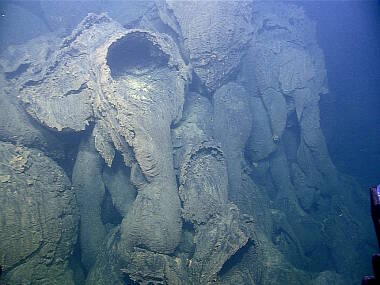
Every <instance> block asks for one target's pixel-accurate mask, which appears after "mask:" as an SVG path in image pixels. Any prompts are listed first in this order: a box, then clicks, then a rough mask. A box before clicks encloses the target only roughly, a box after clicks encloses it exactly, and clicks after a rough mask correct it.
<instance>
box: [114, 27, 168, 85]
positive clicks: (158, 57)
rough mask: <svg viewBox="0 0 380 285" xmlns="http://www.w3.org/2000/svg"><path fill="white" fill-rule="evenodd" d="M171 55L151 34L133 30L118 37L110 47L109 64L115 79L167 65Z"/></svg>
mask: <svg viewBox="0 0 380 285" xmlns="http://www.w3.org/2000/svg"><path fill="white" fill-rule="evenodd" d="M168 62H169V55H168V54H166V53H164V52H163V51H162V50H161V49H160V47H159V46H158V44H157V43H155V41H154V38H153V36H152V35H151V34H149V33H147V32H141V31H137V32H132V33H129V34H127V35H125V36H124V37H122V38H120V39H118V40H117V41H115V42H114V43H112V44H111V46H110V47H109V48H108V53H107V65H108V66H109V68H110V70H111V76H112V77H113V78H115V79H117V78H119V77H122V76H124V75H128V74H134V75H139V74H145V73H146V72H148V71H151V70H153V69H155V68H160V67H163V66H167V65H168Z"/></svg>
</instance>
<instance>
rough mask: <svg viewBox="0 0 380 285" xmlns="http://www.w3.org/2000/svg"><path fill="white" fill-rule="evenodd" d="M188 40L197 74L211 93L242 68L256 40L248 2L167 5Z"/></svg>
mask: <svg viewBox="0 0 380 285" xmlns="http://www.w3.org/2000/svg"><path fill="white" fill-rule="evenodd" d="M167 3H168V6H169V8H170V9H172V10H173V13H174V15H175V16H176V18H177V21H178V23H179V26H180V28H181V30H182V35H183V37H184V47H185V49H186V50H187V51H188V53H189V56H190V62H191V63H192V65H193V67H194V72H195V73H196V74H197V76H198V77H199V78H200V80H201V82H202V83H203V84H204V85H205V86H206V88H207V89H208V90H209V91H215V90H216V89H217V88H218V87H221V86H222V85H223V84H224V83H225V82H226V81H228V78H229V77H230V76H231V74H232V73H233V72H234V71H236V69H237V67H238V66H239V64H240V59H241V57H242V51H244V49H245V48H246V47H247V46H248V43H249V41H250V39H251V36H252V31H253V29H252V26H251V23H250V22H251V17H252V5H253V4H252V3H251V2H248V1H231V2H229V3H228V5H226V4H225V3H224V2H223V1H206V2H204V1H185V2H179V1H167Z"/></svg>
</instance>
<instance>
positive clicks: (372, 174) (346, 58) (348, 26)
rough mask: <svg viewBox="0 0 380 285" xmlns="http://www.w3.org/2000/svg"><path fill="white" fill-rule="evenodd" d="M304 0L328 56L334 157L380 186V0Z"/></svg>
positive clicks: (325, 113) (328, 120)
mask: <svg viewBox="0 0 380 285" xmlns="http://www.w3.org/2000/svg"><path fill="white" fill-rule="evenodd" d="M298 3H300V2H298ZM302 4H303V6H304V7H305V10H306V12H307V14H308V15H309V16H310V17H312V18H313V19H314V20H315V21H316V23H317V31H318V42H319V45H320V47H321V48H322V49H323V51H324V54H325V61H326V68H327V75H328V80H329V90H330V93H329V94H327V95H325V96H322V98H321V102H320V108H321V124H322V128H323V131H324V133H325V136H326V139H327V143H328V147H329V151H330V155H331V157H332V159H333V161H334V163H335V165H336V166H337V167H338V169H339V170H341V171H342V172H344V173H347V174H349V175H352V176H355V178H357V180H358V181H359V182H360V183H361V185H362V187H363V188H367V187H369V186H370V185H375V184H380V1H307V2H302Z"/></svg>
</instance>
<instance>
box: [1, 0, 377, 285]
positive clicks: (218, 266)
mask: <svg viewBox="0 0 380 285" xmlns="http://www.w3.org/2000/svg"><path fill="white" fill-rule="evenodd" d="M128 3H130V5H134V3H133V2H128ZM55 5H59V4H57V3H47V2H46V3H45V2H44V3H43V4H42V5H41V10H42V11H44V13H45V14H44V17H45V22H44V23H45V24H49V25H50V26H51V30H52V31H55V33H45V34H44V35H42V36H40V37H36V38H33V39H32V40H30V41H28V42H25V43H24V44H22V45H14V46H9V47H8V48H7V50H6V51H4V52H3V53H2V55H1V58H0V71H1V85H2V93H1V96H0V104H1V105H0V108H1V109H2V112H0V140H1V143H0V155H1V161H0V172H1V173H0V191H1V192H0V198H1V199H2V205H3V206H4V207H2V208H1V209H0V224H1V225H2V231H1V232H0V235H1V239H0V249H1V253H0V254H1V255H0V257H1V259H0V262H1V265H2V266H3V269H4V275H3V276H2V278H3V279H4V280H5V282H10V283H11V284H36V283H38V282H40V283H39V284H89V285H91V284H99V285H100V284H135V283H138V284H325V283H331V284H332V283H333V284H353V283H355V282H356V281H357V280H359V278H360V275H361V272H362V271H363V268H358V270H352V268H353V267H356V266H357V260H359V259H360V256H359V253H358V252H357V250H356V249H357V248H359V247H360V246H361V245H363V244H365V243H367V242H368V240H370V239H369V237H368V236H367V235H366V234H364V233H365V232H366V231H365V228H366V227H367V226H369V225H367V224H366V222H365V221H362V217H364V214H363V213H362V210H361V209H358V207H355V203H356V202H357V201H358V200H360V199H362V197H361V196H360V195H359V194H358V193H356V192H355V187H357V186H356V184H355V182H354V181H353V180H352V179H351V178H349V177H346V176H344V175H342V174H340V173H339V172H338V171H337V170H336V169H335V166H334V165H333V163H332V161H331V159H330V157H329V154H328V151H327V146H326V142H325V139H324V136H323V133H322V130H321V127H320V123H319V120H320V118H319V105H318V102H319V98H320V96H323V94H325V93H326V92H327V91H328V88H327V75H326V70H325V66H324V58H323V52H322V50H321V49H320V48H319V47H318V44H317V41H316V35H315V26H314V24H313V23H312V22H311V21H310V20H309V19H308V18H307V16H306V15H305V13H304V12H303V10H302V9H301V8H299V7H297V6H295V5H292V4H288V3H286V4H281V3H270V2H265V3H264V2H248V1H247V2H244V1H232V2H219V1H217V2H207V3H203V2H197V1H187V2H186V3H180V2H177V1H167V2H164V1H157V2H146V3H145V2H144V3H139V4H136V5H135V6H134V9H132V10H128V11H127V12H125V13H124V12H123V11H118V10H117V9H116V8H115V7H114V6H113V5H114V4H112V5H110V6H109V7H106V8H105V7H104V5H103V6H102V4H96V5H95V4H94V3H92V4H91V5H89V6H86V7H82V8H81V11H79V12H78V13H77V14H76V15H77V17H78V18H81V17H82V14H87V13H88V12H96V14H95V13H90V14H88V15H87V16H86V17H84V19H83V20H82V21H81V22H80V23H79V24H77V23H76V22H75V25H74V24H73V22H68V21H69V20H68V18H67V15H62V20H61V22H62V25H63V27H64V28H65V29H66V30H65V32H62V33H61V32H58V29H59V27H58V26H57V25H58V22H57V21H58V20H59V19H58V18H57V15H56V13H58V14H60V12H59V11H57V10H55V11H54V12H52V11H51V9H50V8H49V7H50V6H55ZM69 7H71V5H69V6H67V7H66V8H67V9H69ZM78 7H79V6H78ZM78 7H76V9H79V8H78ZM70 9H71V8H70ZM64 11H65V10H63V11H62V12H61V13H64ZM101 12H109V14H108V15H107V14H104V13H101ZM49 13H50V14H49ZM75 21H77V20H75ZM74 26H75V28H72V27H74ZM68 31H70V32H68ZM62 35H63V36H62ZM4 110H8V112H9V115H8V116H6V115H5V114H6V111H4ZM73 138H75V139H74V140H73ZM68 139H70V143H69V144H68V142H67V140H68ZM68 145H69V146H70V147H69V148H70V149H71V150H70V151H69V150H68ZM348 209H353V210H350V211H348ZM3 225H4V226H3ZM3 229H4V230H3ZM3 252H4V253H3ZM133 282H135V283H133ZM324 282H325V283H324Z"/></svg>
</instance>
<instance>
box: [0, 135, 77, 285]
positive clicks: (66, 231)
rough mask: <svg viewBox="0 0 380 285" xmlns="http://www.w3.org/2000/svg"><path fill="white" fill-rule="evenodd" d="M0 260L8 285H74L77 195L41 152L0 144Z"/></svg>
mask: <svg viewBox="0 0 380 285" xmlns="http://www.w3.org/2000/svg"><path fill="white" fill-rule="evenodd" d="M0 161H1V162H0V201H1V204H2V207H1V208H0V224H1V231H0V259H1V265H2V268H3V276H2V277H4V279H5V281H6V282H9V284H33V283H34V284H35V283H39V284H57V285H58V284H74V280H73V275H72V271H71V269H69V266H68V259H69V257H70V255H71V253H72V251H73V248H74V244H75V243H76V238H77V227H78V218H79V216H78V211H77V206H76V201H75V194H74V192H73V190H72V188H71V184H70V181H69V179H68V177H67V176H66V174H65V173H64V171H63V170H62V169H61V168H60V167H59V166H58V165H57V164H56V163H55V162H54V161H53V160H51V159H50V158H48V157H47V156H45V155H44V154H43V153H42V152H41V151H39V150H36V149H33V148H27V147H23V146H14V145H12V144H10V143H4V142H0Z"/></svg>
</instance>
